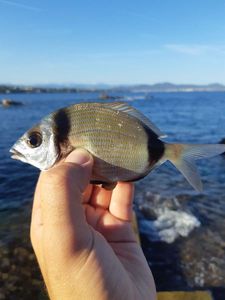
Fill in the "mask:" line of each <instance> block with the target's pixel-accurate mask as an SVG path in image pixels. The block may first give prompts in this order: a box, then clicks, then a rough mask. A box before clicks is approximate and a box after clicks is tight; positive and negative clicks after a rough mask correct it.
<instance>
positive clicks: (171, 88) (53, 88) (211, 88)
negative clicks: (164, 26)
mask: <svg viewBox="0 0 225 300" xmlns="http://www.w3.org/2000/svg"><path fill="white" fill-rule="evenodd" d="M93 92H96V93H98V92H99V93H101V92H106V93H119V92H136V93H163V92H165V93H178V92H185V93H192V92H225V85H222V84H219V83H215V84H208V85H193V84H172V83H156V84H152V85H148V84H139V85H117V86H110V85H101V84H99V85H97V84H96V85H88V84H87V85H79V84H77V85H76V84H71V85H69V86H68V85H63V84H60V85H59V84H50V85H43V86H42V85H40V86H25V85H1V84H0V94H33V93H35V94H40V93H46V94H47V93H93Z"/></svg>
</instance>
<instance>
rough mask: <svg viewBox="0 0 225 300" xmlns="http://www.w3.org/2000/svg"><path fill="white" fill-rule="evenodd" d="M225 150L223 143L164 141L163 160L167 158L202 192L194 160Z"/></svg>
mask: <svg viewBox="0 0 225 300" xmlns="http://www.w3.org/2000/svg"><path fill="white" fill-rule="evenodd" d="M223 152H225V145H221V144H214V145H213V144H212V145H191V144H167V143H165V156H164V157H163V158H164V159H165V160H169V161H170V162H171V163H172V164H173V165H174V166H175V167H176V168H177V169H178V170H179V171H180V172H181V173H182V174H183V175H184V177H185V178H186V179H187V181H188V182H189V183H190V184H191V185H192V186H193V187H194V189H195V190H197V191H198V192H202V181H201V178H200V175H199V174H198V170H197V167H196V165H195V160H197V159H202V158H208V157H213V156H216V155H218V154H221V153H223Z"/></svg>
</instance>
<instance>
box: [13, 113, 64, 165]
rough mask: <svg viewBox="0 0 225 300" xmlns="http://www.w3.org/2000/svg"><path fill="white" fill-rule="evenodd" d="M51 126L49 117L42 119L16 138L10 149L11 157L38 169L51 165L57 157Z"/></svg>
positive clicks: (57, 152)
mask: <svg viewBox="0 0 225 300" xmlns="http://www.w3.org/2000/svg"><path fill="white" fill-rule="evenodd" d="M53 128H54V126H53V123H52V120H51V118H45V119H43V120H42V121H41V123H39V124H37V125H36V126H34V127H33V128H31V129H30V130H28V131H27V132H25V133H24V135H22V136H21V137H20V138H19V139H18V140H17V142H16V143H15V144H14V145H13V146H12V148H11V149H10V152H11V153H12V156H11V157H12V158H13V159H17V160H20V161H22V162H25V163H28V164H30V165H33V166H35V167H37V168H39V169H40V170H47V169H49V168H50V167H52V166H53V165H54V164H55V162H56V161H57V159H58V157H59V150H58V147H57V144H56V139H55V134H54V129H53Z"/></svg>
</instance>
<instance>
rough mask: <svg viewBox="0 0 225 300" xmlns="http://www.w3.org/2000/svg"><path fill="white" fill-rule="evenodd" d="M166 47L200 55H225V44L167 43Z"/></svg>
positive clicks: (174, 50) (179, 51)
mask: <svg viewBox="0 0 225 300" xmlns="http://www.w3.org/2000/svg"><path fill="white" fill-rule="evenodd" d="M164 48H166V49H168V50H170V51H173V52H176V53H181V54H186V55H194V56H199V55H203V54H212V55H221V54H222V55H224V54H225V45H201V44H199V45H198V44H166V45H164Z"/></svg>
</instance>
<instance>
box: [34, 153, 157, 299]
mask: <svg viewBox="0 0 225 300" xmlns="http://www.w3.org/2000/svg"><path fill="white" fill-rule="evenodd" d="M92 165H93V159H92V157H91V156H90V155H89V154H88V152H86V151H84V150H81V149H79V150H75V151H73V152H72V153H71V154H70V155H69V156H68V157H67V159H66V160H65V162H63V163H62V164H60V165H58V166H56V167H54V168H52V169H50V170H48V171H45V172H42V173H41V174H40V177H39V180H38V183H37V187H36V192H35V197H34V204H33V212H32V221H31V241H32V245H33V248H34V251H35V254H36V256H37V259H38V263H39V265H40V269H41V272H42V275H43V278H44V281H45V284H46V287H47V290H48V293H49V297H50V299H52V300H58V299H60V300H71V299H79V300H83V299H87V300H88V299H93V300H94V299H97V300H102V299H110V300H113V299H115V300H120V299H121V300H126V299H127V300H133V299H136V300H137V299H138V300H139V299H140V300H145V299H148V300H153V299H156V296H155V295H156V292H155V284H154V280H153V277H152V274H151V271H150V269H149V267H148V265H147V262H146V259H145V257H144V255H143V253H142V250H141V248H140V246H139V245H138V243H137V242H136V239H135V236H134V233H133V229H132V225H131V218H132V200H133V185H132V184H130V183H118V184H117V186H116V188H115V189H114V190H113V191H106V190H105V189H102V188H100V187H99V186H92V185H89V184H88V183H89V181H90V177H91V171H92Z"/></svg>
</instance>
